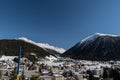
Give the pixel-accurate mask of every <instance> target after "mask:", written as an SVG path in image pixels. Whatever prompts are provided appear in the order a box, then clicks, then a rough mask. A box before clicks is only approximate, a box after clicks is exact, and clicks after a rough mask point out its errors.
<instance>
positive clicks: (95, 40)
mask: <svg viewBox="0 0 120 80" xmlns="http://www.w3.org/2000/svg"><path fill="white" fill-rule="evenodd" d="M119 48H120V36H117V35H111V34H101V33H95V34H93V35H90V36H88V37H87V38H85V39H83V40H81V41H80V42H78V43H77V44H76V45H75V46H73V47H72V48H71V49H69V50H67V51H66V52H65V53H64V54H63V56H67V57H71V58H77V59H93V60H94V59H96V60H99V59H101V60H105V59H120V49H119Z"/></svg>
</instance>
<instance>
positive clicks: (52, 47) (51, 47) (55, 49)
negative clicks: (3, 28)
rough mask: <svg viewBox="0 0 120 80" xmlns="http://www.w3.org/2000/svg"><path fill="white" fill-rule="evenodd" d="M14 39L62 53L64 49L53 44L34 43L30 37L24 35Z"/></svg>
mask: <svg viewBox="0 0 120 80" xmlns="http://www.w3.org/2000/svg"><path fill="white" fill-rule="evenodd" d="M16 39H17V40H24V41H26V42H28V43H32V44H34V45H37V46H39V47H41V48H43V49H45V50H48V49H49V50H54V51H56V52H58V53H64V52H65V49H63V48H59V47H54V46H51V45H49V44H47V43H36V42H34V41H32V40H30V39H27V38H26V37H19V38H16Z"/></svg>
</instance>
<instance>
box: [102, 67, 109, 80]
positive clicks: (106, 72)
mask: <svg viewBox="0 0 120 80" xmlns="http://www.w3.org/2000/svg"><path fill="white" fill-rule="evenodd" d="M108 77H109V75H108V70H107V68H104V72H103V78H104V79H106V78H108Z"/></svg>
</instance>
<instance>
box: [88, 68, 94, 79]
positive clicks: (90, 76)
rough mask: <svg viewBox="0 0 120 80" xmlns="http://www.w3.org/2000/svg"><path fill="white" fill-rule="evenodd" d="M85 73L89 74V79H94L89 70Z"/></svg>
mask: <svg viewBox="0 0 120 80" xmlns="http://www.w3.org/2000/svg"><path fill="white" fill-rule="evenodd" d="M87 74H89V80H94V76H93V73H92V71H91V70H87Z"/></svg>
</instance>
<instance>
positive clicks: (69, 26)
mask: <svg viewBox="0 0 120 80" xmlns="http://www.w3.org/2000/svg"><path fill="white" fill-rule="evenodd" d="M119 4H120V1H119V0H0V39H6V38H17V37H22V36H24V37H27V38H28V39H31V40H33V41H35V42H42V43H49V44H51V45H54V46H58V47H63V48H65V49H69V48H70V47H72V46H73V45H74V44H76V43H77V42H78V41H80V40H82V39H83V38H85V37H87V36H89V35H91V34H94V33H97V32H99V33H107V34H115V35H120V5H119Z"/></svg>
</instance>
